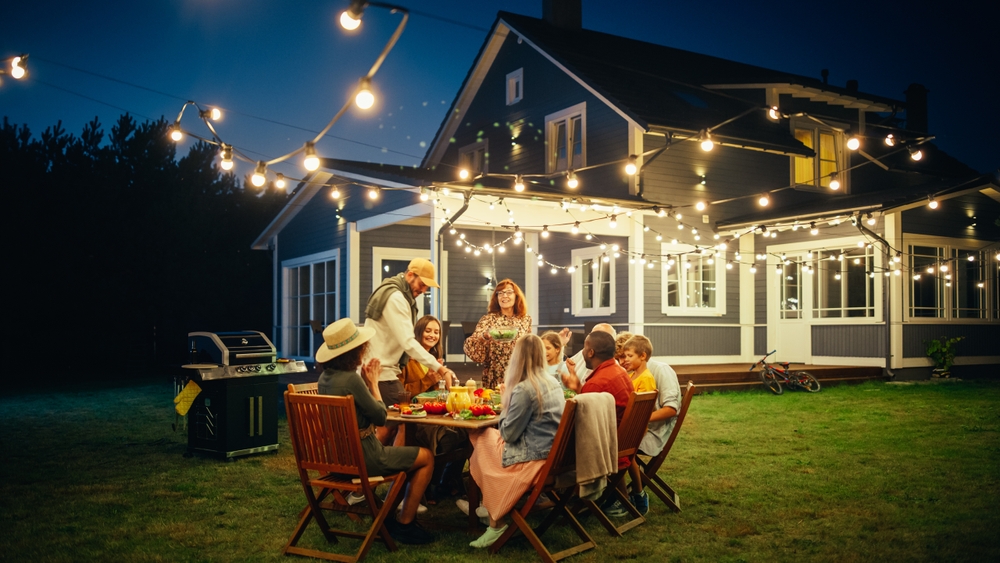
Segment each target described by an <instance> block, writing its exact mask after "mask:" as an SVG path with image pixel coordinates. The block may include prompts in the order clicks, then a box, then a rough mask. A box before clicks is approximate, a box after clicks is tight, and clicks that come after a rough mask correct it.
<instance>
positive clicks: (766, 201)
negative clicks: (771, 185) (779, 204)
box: [757, 194, 771, 207]
mask: <svg viewBox="0 0 1000 563" xmlns="http://www.w3.org/2000/svg"><path fill="white" fill-rule="evenodd" d="M769 203H771V198H769V197H767V194H760V199H758V200H757V204H758V205H760V206H761V207H767V204H769Z"/></svg>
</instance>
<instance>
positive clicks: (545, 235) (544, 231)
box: [542, 225, 549, 238]
mask: <svg viewBox="0 0 1000 563" xmlns="http://www.w3.org/2000/svg"><path fill="white" fill-rule="evenodd" d="M542 238H549V226H548V225H542Z"/></svg>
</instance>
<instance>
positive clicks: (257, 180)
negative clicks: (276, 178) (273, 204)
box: [250, 161, 267, 188]
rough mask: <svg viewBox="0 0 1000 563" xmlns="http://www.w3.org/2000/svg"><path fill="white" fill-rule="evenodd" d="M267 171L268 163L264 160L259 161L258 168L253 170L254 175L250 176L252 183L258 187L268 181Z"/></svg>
mask: <svg viewBox="0 0 1000 563" xmlns="http://www.w3.org/2000/svg"><path fill="white" fill-rule="evenodd" d="M265 172H267V165H266V164H264V162H263V161H258V162H257V168H256V169H254V171H253V176H250V183H251V184H253V185H254V186H256V187H258V188H259V187H261V186H263V185H264V182H266V181H267V176H265V175H264V174H265Z"/></svg>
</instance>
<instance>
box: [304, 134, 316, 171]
mask: <svg viewBox="0 0 1000 563" xmlns="http://www.w3.org/2000/svg"><path fill="white" fill-rule="evenodd" d="M305 152H306V156H305V158H304V159H302V166H303V167H304V168H305V169H306V170H308V171H310V172H315V171H316V169H318V168H319V157H318V156H316V144H315V143H313V142H312V141H306V148H305Z"/></svg>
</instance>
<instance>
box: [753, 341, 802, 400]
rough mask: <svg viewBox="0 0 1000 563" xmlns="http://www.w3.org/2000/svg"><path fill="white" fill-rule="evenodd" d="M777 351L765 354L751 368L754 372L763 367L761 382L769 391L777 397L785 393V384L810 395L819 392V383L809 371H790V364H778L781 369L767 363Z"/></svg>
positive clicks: (761, 369)
mask: <svg viewBox="0 0 1000 563" xmlns="http://www.w3.org/2000/svg"><path fill="white" fill-rule="evenodd" d="M776 351H777V350H771V351H770V352H768V353H767V354H764V357H763V358H761V359H760V361H758V362H757V363H755V364H753V365H752V366H750V370H749V371H753V370H754V368H756V367H757V366H761V368H760V380H761V381H763V382H764V387H767V389H768V391H770V392H772V393H774V394H775V395H780V394H782V393H784V392H785V390H784V389H783V388H782V387H781V384H782V383H784V384H785V385H786V386H787V387H788V388H789V389H795V388H801V389H805V390H806V391H808V392H810V393H817V392H819V381H818V380H817V379H816V378H815V377H813V376H812V374H811V373H809V372H807V371H790V370H789V369H788V362H778V365H779V366H782V367H780V368H778V367H775V366H773V365H771V364H769V363H767V357H768V356H770V355H771V354H773V353H775V352H776Z"/></svg>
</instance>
